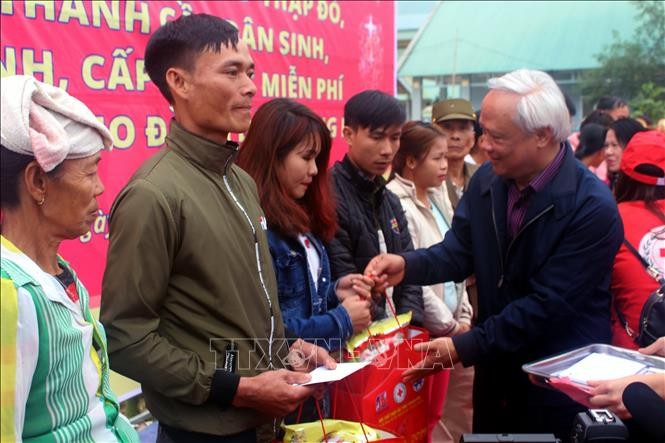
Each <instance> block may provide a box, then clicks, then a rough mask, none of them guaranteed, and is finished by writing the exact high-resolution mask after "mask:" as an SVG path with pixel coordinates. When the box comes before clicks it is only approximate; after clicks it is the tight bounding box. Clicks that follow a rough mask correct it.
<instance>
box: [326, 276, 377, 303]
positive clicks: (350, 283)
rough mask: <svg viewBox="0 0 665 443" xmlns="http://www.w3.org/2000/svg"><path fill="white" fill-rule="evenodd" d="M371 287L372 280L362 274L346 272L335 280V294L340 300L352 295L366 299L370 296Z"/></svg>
mask: <svg viewBox="0 0 665 443" xmlns="http://www.w3.org/2000/svg"><path fill="white" fill-rule="evenodd" d="M373 287H374V280H372V279H371V278H370V277H367V276H364V275H362V274H348V275H345V276H344V277H342V278H340V279H339V280H338V281H337V288H336V289H335V294H336V295H337V299H338V300H339V301H340V302H343V301H344V300H346V299H347V298H348V297H351V296H353V295H357V296H359V297H362V298H365V299H368V298H370V297H371V296H372V288H373Z"/></svg>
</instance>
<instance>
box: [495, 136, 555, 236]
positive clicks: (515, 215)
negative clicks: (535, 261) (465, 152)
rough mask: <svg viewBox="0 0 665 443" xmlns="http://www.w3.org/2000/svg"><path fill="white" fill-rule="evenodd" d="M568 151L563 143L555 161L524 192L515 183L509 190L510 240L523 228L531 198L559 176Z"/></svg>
mask: <svg viewBox="0 0 665 443" xmlns="http://www.w3.org/2000/svg"><path fill="white" fill-rule="evenodd" d="M566 149H567V145H566V144H565V143H562V144H561V147H560V148H559V153H558V154H557V155H556V157H554V160H552V161H551V162H550V164H549V165H547V167H546V168H545V169H543V171H542V172H541V173H540V174H538V175H537V176H536V177H535V178H534V179H532V180H531V181H530V182H529V184H528V185H527V186H526V188H524V189H523V190H522V191H520V190H519V189H518V188H517V185H516V184H515V182H514V181H513V182H512V183H511V184H510V186H509V188H508V202H507V204H508V205H507V206H508V208H507V211H506V218H507V220H506V221H507V224H508V235H509V236H510V238H514V237H515V236H516V235H517V233H518V232H519V230H520V228H521V227H522V224H523V223H524V217H525V216H526V211H527V209H528V208H529V205H530V204H531V197H532V196H533V195H534V194H535V193H537V192H540V191H542V190H543V189H544V188H545V186H547V184H548V183H549V182H551V181H552V179H553V178H554V177H555V176H556V175H557V173H558V172H559V169H561V164H562V163H563V158H564V157H565V155H566Z"/></svg>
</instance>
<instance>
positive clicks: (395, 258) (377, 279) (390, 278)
mask: <svg viewBox="0 0 665 443" xmlns="http://www.w3.org/2000/svg"><path fill="white" fill-rule="evenodd" d="M405 268H406V262H405V261H404V258H403V257H401V256H399V255H395V254H381V255H377V256H376V257H374V258H373V259H372V260H370V262H369V263H368V264H367V267H365V272H364V274H365V275H367V276H369V277H372V279H374V290H373V291H374V292H375V293H378V294H380V293H383V292H384V291H385V290H386V289H388V288H389V287H390V286H395V285H397V284H399V283H400V282H401V281H402V280H403V279H404V269H405Z"/></svg>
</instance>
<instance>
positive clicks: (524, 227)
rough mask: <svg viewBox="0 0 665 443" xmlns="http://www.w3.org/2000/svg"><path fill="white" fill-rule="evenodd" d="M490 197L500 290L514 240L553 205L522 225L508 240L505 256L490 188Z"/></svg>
mask: <svg viewBox="0 0 665 443" xmlns="http://www.w3.org/2000/svg"><path fill="white" fill-rule="evenodd" d="M490 197H491V200H492V222H493V223H494V233H495V235H496V241H497V243H498V245H499V252H501V260H500V262H499V263H500V268H501V276H500V277H499V282H498V283H497V288H501V287H502V286H503V282H504V276H505V272H504V269H505V263H506V261H507V260H508V256H509V255H510V249H511V248H512V247H513V244H514V243H515V240H517V238H518V237H519V236H520V235H522V233H523V232H524V231H525V230H526V228H528V227H529V226H531V225H532V224H533V223H534V222H535V221H536V220H538V219H539V218H540V217H542V216H543V215H545V214H546V213H547V212H549V211H550V210H552V209H553V208H554V204H550V205H549V206H548V207H546V208H545V209H543V210H542V211H540V212H539V213H538V214H536V216H535V217H533V218H532V219H531V220H529V221H528V222H527V223H526V224H525V225H523V226H522V227H521V228H520V230H519V231H517V234H515V237H513V238H512V240H510V243H509V244H508V249H506V255H503V251H502V250H501V241H500V239H499V229H498V227H497V224H496V215H495V213H494V193H493V192H492V188H490Z"/></svg>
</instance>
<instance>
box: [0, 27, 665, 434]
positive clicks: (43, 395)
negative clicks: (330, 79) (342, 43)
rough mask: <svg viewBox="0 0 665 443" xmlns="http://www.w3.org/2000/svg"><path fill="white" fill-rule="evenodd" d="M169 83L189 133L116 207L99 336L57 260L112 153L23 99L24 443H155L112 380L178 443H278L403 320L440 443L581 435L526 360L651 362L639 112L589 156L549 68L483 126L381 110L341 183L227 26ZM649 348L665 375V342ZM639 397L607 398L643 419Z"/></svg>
mask: <svg viewBox="0 0 665 443" xmlns="http://www.w3.org/2000/svg"><path fill="white" fill-rule="evenodd" d="M145 67H146V71H147V73H148V75H149V76H150V79H151V80H152V82H153V83H154V84H155V85H156V86H157V88H159V91H160V92H161V94H162V95H163V97H164V99H165V100H166V101H167V102H168V104H169V105H170V106H171V108H172V109H173V114H174V115H173V119H172V120H171V123H170V130H169V133H168V135H167V137H166V142H165V146H164V147H163V148H162V149H161V150H160V151H159V152H158V153H156V154H155V155H154V156H152V157H151V158H150V159H148V160H147V161H146V162H145V163H144V164H143V165H142V166H141V167H140V168H139V169H138V170H137V171H136V172H135V173H134V174H133V176H132V177H131V178H130V180H129V182H128V183H127V184H126V185H125V186H124V188H123V189H122V190H121V191H120V193H119V194H118V195H117V197H116V198H115V201H114V203H113V206H112V208H111V213H110V240H109V249H108V255H107V261H106V269H105V272H104V279H103V285H102V299H101V300H102V302H101V309H100V319H99V321H98V320H96V319H95V318H94V317H93V316H92V314H91V311H90V307H89V300H88V294H87V292H86V289H85V286H84V285H83V284H82V283H81V282H80V280H79V279H78V278H77V276H76V273H75V271H74V270H73V269H72V268H71V267H70V266H69V264H68V263H67V262H66V261H64V260H63V259H62V258H61V257H60V256H59V255H58V249H59V246H60V244H61V242H62V241H63V240H66V239H73V238H76V237H78V236H80V235H82V234H84V233H86V232H87V231H88V230H89V226H90V224H91V222H92V221H93V220H94V217H95V216H96V212H97V197H98V196H99V195H100V194H102V193H103V192H104V186H103V184H102V182H101V180H100V177H99V175H98V173H97V170H98V163H99V161H100V159H101V155H100V151H101V150H104V149H110V148H111V145H112V139H111V136H110V133H109V131H108V130H107V129H106V128H105V127H104V126H103V125H102V124H101V123H99V121H98V120H97V119H96V118H95V117H94V115H93V113H92V112H91V111H90V110H89V109H88V108H87V107H86V105H85V104H83V103H82V102H80V101H79V100H78V99H76V98H74V97H72V96H70V95H68V94H67V93H66V92H64V91H62V90H60V89H57V88H55V87H52V86H49V85H46V84H44V83H41V82H39V81H37V80H35V79H34V78H32V77H29V76H12V77H7V78H3V79H2V84H1V85H2V140H1V142H2V147H1V154H2V164H1V168H2V170H1V174H2V176H1V179H2V190H1V191H2V200H1V208H2V225H1V226H2V266H1V273H2V398H3V403H2V438H1V440H2V441H21V440H24V441H32V440H35V441H37V440H40V441H42V440H44V441H45V440H49V441H50V440H63V441H70V440H71V441H74V440H76V441H79V440H80V441H122V442H130V441H138V436H137V434H136V432H135V431H134V429H133V428H132V426H131V425H130V424H129V422H128V421H127V419H126V418H125V417H123V416H122V414H121V413H120V409H119V404H118V401H117V398H116V397H115V395H114V394H113V392H112V391H111V389H110V383H109V372H110V369H113V370H114V371H117V372H119V373H120V374H123V375H125V376H127V377H130V378H132V379H134V380H136V381H138V382H139V383H140V384H141V388H142V392H143V395H144V396H145V399H146V403H147V406H148V408H149V409H150V412H151V413H152V415H153V416H154V417H155V418H156V419H157V420H158V421H159V431H158V436H157V441H158V442H162V443H167V442H168V443H171V442H189V441H200V442H250V441H251V442H254V441H272V440H273V439H274V438H275V435H276V433H277V431H278V427H279V421H280V420H281V418H283V417H286V420H287V422H288V421H289V420H294V419H295V417H294V416H293V413H294V411H295V410H296V409H297V408H298V407H299V406H300V407H301V408H302V411H301V413H299V414H298V415H299V417H298V419H303V418H307V417H311V418H312V419H315V418H316V417H318V415H317V414H318V413H319V410H321V411H322V413H323V414H324V415H325V414H328V413H329V406H330V398H329V395H328V393H327V391H326V387H325V386H323V385H305V386H303V385H302V384H303V383H306V382H307V381H309V380H310V376H309V375H308V372H309V371H311V370H312V369H313V368H314V367H316V366H322V365H324V366H326V367H328V368H334V367H335V365H336V363H335V359H333V358H332V357H331V354H333V353H334V352H336V351H338V350H339V349H340V348H341V347H342V346H343V344H344V343H345V342H346V341H347V340H348V339H349V338H350V337H351V336H352V335H353V334H355V333H358V332H360V331H363V330H365V329H366V328H367V327H368V326H369V325H370V323H371V322H372V321H374V320H378V319H382V318H385V317H386V316H387V315H388V314H389V309H388V307H387V305H388V304H392V305H394V306H395V308H396V310H397V312H398V313H405V312H410V313H411V314H412V320H411V322H412V324H413V325H415V326H419V327H423V328H425V329H427V330H428V332H429V334H430V336H431V338H432V341H430V342H428V343H423V344H421V345H418V346H419V347H418V349H421V350H422V351H423V352H424V356H425V357H424V359H423V360H422V361H421V362H419V363H418V364H416V365H415V366H414V367H413V368H411V369H409V370H407V371H406V373H405V379H406V380H415V379H418V378H421V377H426V376H427V377H430V378H429V379H428V380H429V381H430V382H429V396H428V400H429V403H428V417H427V423H428V434H427V435H428V440H429V441H455V442H456V441H459V439H460V437H461V435H462V434H464V433H469V432H472V431H473V432H478V433H504V432H510V433H554V434H556V435H557V436H558V437H560V438H567V437H568V435H569V432H570V429H571V426H572V423H573V418H574V417H575V415H576V414H577V413H578V412H580V411H582V410H584V407H583V406H582V405H580V404H579V403H576V402H575V401H573V400H572V399H570V398H569V397H567V396H566V395H564V394H563V393H561V392H558V391H555V390H548V389H544V388H542V387H539V386H536V385H534V384H532V383H531V382H530V381H529V379H528V376H527V374H525V373H524V372H523V371H522V369H521V368H522V365H523V364H525V363H528V362H532V361H534V360H538V359H540V358H544V357H547V356H551V355H554V354H558V353H562V352H566V351H569V350H572V349H576V348H579V347H582V346H585V345H588V344H592V343H612V344H615V345H617V346H621V347H625V348H632V349H637V348H638V346H637V345H636V344H635V341H634V336H635V334H636V332H637V331H639V329H640V325H639V315H640V311H641V307H642V306H643V305H644V302H645V301H646V299H647V297H648V296H649V294H651V293H652V292H653V291H654V290H655V289H657V288H658V284H657V282H656V281H655V280H654V279H652V278H650V276H649V275H648V274H647V273H646V272H644V270H643V269H642V264H641V263H640V261H639V259H638V257H636V256H635V255H634V254H633V252H632V251H631V250H630V249H629V248H630V245H634V249H635V250H637V253H638V255H640V256H641V257H642V258H643V259H644V260H646V261H647V262H648V263H649V266H651V267H652V268H654V269H655V270H656V271H657V272H659V273H660V275H663V274H665V259H664V258H663V255H662V254H661V250H662V249H663V247H664V243H665V134H664V133H662V132H659V131H657V130H651V129H647V128H645V127H644V126H643V125H642V124H641V123H640V122H638V121H637V120H633V119H631V118H630V117H629V116H628V115H629V109H628V106H627V105H626V103H625V102H624V101H622V100H620V99H617V98H614V97H608V98H603V99H602V100H600V101H599V102H598V106H597V107H596V110H594V112H592V113H591V114H590V115H589V116H587V118H585V120H584V122H583V123H582V126H581V129H580V133H579V134H573V135H572V136H571V114H570V111H569V109H568V108H567V107H566V100H565V97H564V95H563V93H562V92H561V90H560V89H559V87H558V86H557V84H556V83H555V82H554V80H553V79H552V78H551V77H550V76H549V75H548V74H546V73H544V72H540V71H532V70H518V71H514V72H511V73H508V74H506V75H504V76H502V77H499V78H494V79H491V80H490V81H489V84H488V86H489V92H488V93H487V95H486V96H485V98H484V99H483V102H482V105H481V110H480V111H478V112H475V111H474V110H473V107H472V105H471V103H470V102H469V101H467V100H463V99H447V100H442V101H440V102H438V103H436V104H435V105H434V107H433V118H432V122H431V123H430V122H421V121H406V115H405V113H404V110H403V108H402V107H401V105H400V103H399V102H398V101H397V99H395V98H394V97H392V96H391V95H389V94H386V93H384V92H381V91H376V90H367V91H363V92H360V93H358V94H356V95H354V96H353V97H351V98H350V99H349V100H348V101H347V102H346V104H345V107H344V127H343V131H342V135H343V138H344V140H345V142H346V144H347V145H348V152H347V153H346V155H345V156H344V158H343V159H342V160H341V161H338V162H336V163H335V164H334V165H332V167H331V168H330V169H329V160H330V153H331V148H332V140H331V135H330V132H329V130H328V129H327V127H326V125H325V122H324V121H323V119H322V118H321V117H320V116H318V115H317V114H316V113H315V112H313V111H312V110H311V109H309V108H308V107H307V106H305V105H303V104H300V103H297V102H295V101H293V100H289V99H281V98H280V99H274V100H270V101H268V102H266V103H265V104H263V105H262V106H260V107H259V108H258V110H257V111H256V113H255V114H254V115H253V116H252V118H251V123H250V109H251V105H252V99H253V97H254V96H255V95H256V86H255V84H254V81H253V75H254V62H253V59H252V56H251V54H250V52H249V50H248V47H247V46H246V45H245V44H244V43H243V42H242V41H241V40H239V38H238V32H237V30H236V28H234V27H233V26H232V25H231V24H229V23H228V22H226V21H224V20H222V19H220V18H217V17H213V16H209V15H206V14H193V15H189V16H183V17H181V18H179V19H177V20H175V21H172V22H169V23H167V24H165V25H164V26H162V27H161V28H159V29H158V30H157V31H155V32H154V33H153V34H152V36H151V37H150V40H149V42H148V44H147V47H146V50H145ZM244 132H246V134H247V135H246V138H245V139H244V141H243V143H242V146H239V145H238V144H237V143H235V142H232V141H229V140H228V136H229V134H230V133H244ZM573 145H574V146H573ZM574 148H576V151H574ZM602 165H605V166H606V169H605V171H606V173H603V167H602ZM387 174H390V176H389V177H388V176H387ZM617 203H618V206H617ZM641 351H643V352H649V353H661V354H663V355H665V339H661V340H659V341H656V342H655V344H654V345H652V346H651V347H649V348H647V349H646V350H645V349H641ZM444 369H445V370H444ZM645 381H646V382H647V383H648V384H650V386H652V388H653V389H654V390H656V391H657V392H658V393H659V394H660V395H661V396H662V397H665V386H664V385H665V383H663V380H662V377H660V378H654V377H651V378H650V379H648V380H645ZM626 384H627V381H626V380H624V381H616V382H613V383H609V382H594V383H593V388H594V391H592V394H590V395H591V398H592V400H593V402H594V403H595V404H597V405H598V406H605V407H609V408H611V409H612V410H614V411H615V412H617V413H619V414H620V415H621V416H622V417H624V418H627V417H629V414H628V412H627V411H626V409H625V407H624V406H623V404H622V403H621V401H620V400H617V398H620V393H621V390H622V389H623V388H624V387H625V386H626ZM302 414H304V415H302Z"/></svg>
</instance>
